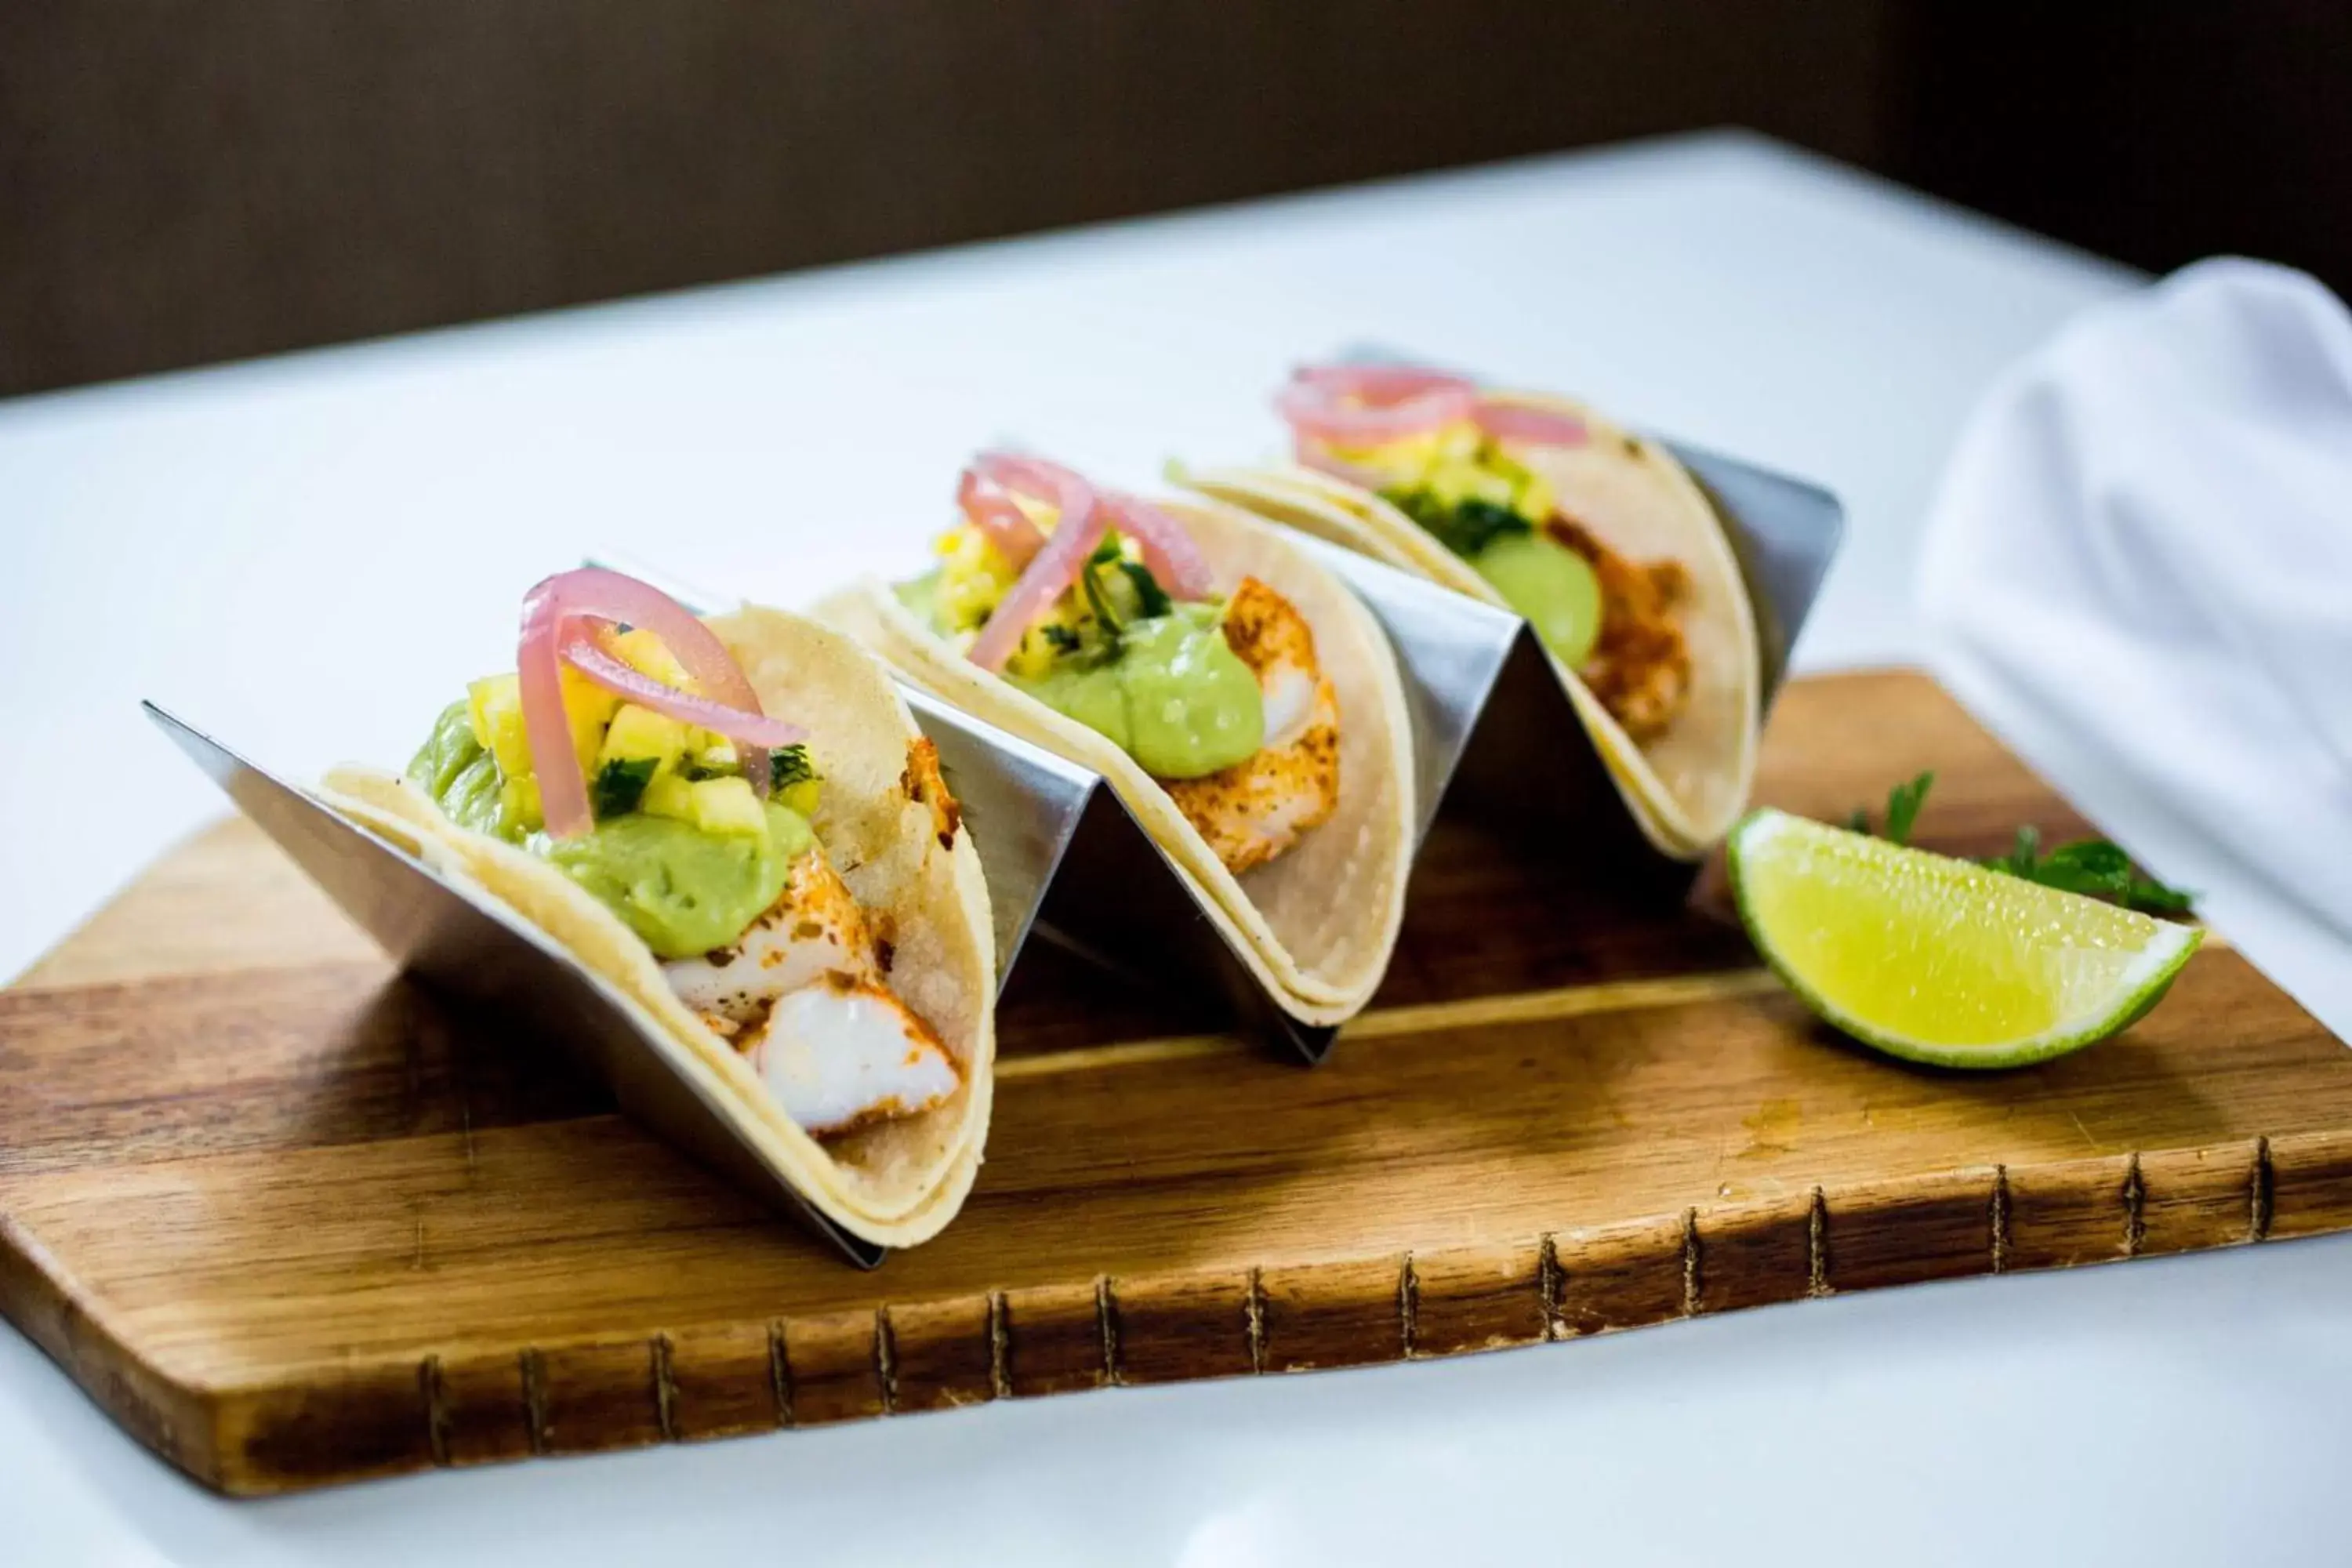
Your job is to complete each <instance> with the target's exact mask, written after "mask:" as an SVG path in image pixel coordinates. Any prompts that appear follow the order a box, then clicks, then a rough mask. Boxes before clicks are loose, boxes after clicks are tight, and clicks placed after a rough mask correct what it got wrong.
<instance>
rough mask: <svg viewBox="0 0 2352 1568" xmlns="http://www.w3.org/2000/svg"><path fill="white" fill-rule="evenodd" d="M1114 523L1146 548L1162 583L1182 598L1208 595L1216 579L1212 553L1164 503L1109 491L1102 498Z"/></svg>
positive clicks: (1146, 555)
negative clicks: (1212, 571)
mask: <svg viewBox="0 0 2352 1568" xmlns="http://www.w3.org/2000/svg"><path fill="white" fill-rule="evenodd" d="M1102 504H1103V508H1104V510H1107V511H1108V512H1109V513H1110V520H1111V522H1112V524H1113V526H1115V527H1117V528H1118V530H1119V531H1120V532H1122V533H1124V534H1126V535H1127V536H1128V537H1129V539H1132V540H1134V541H1135V542H1136V544H1137V545H1138V546H1139V547H1140V548H1141V550H1142V551H1143V563H1144V564H1145V565H1146V566H1149V567H1150V568H1151V574H1152V575H1153V576H1155V577H1157V578H1159V579H1160V586H1161V587H1162V588H1165V589H1167V590H1168V592H1169V594H1170V595H1171V596H1172V597H1175V598H1179V599H1205V598H1207V597H1208V596H1209V590H1210V587H1211V586H1212V579H1211V578H1210V575H1209V561H1208V557H1206V556H1204V555H1202V553H1201V550H1200V546H1198V545H1196V544H1194V543H1193V542H1192V535H1191V534H1189V533H1187V532H1185V531H1184V525H1183V524H1182V523H1181V522H1179V521H1176V520H1175V519H1174V518H1173V517H1171V516H1170V515H1169V514H1168V512H1167V511H1165V510H1162V509H1161V508H1160V507H1156V506H1153V505H1152V504H1151V503H1150V501H1148V500H1142V499H1140V498H1139V497H1136V496H1129V495H1110V494H1107V495H1105V496H1104V497H1103V498H1102Z"/></svg>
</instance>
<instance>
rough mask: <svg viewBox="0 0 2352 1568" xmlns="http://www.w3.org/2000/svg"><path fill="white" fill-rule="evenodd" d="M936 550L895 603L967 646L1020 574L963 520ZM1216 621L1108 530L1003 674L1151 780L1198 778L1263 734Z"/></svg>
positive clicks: (1250, 680) (1207, 605)
mask: <svg viewBox="0 0 2352 1568" xmlns="http://www.w3.org/2000/svg"><path fill="white" fill-rule="evenodd" d="M1024 510H1028V509H1027V508H1025V507H1024ZM1036 515H1039V516H1042V517H1045V518H1047V519H1050V518H1051V516H1052V512H1051V510H1050V509H1038V512H1037V514H1036ZM939 553H940V564H939V565H938V566H937V567H936V568H935V569H933V570H932V571H930V572H929V573H927V574H924V575H923V576H920V577H918V578H916V579H914V580H913V581H912V582H908V583H903V584H899V585H898V598H899V602H900V603H902V604H904V605H906V606H907V608H908V610H909V611H910V612H911V613H912V614H913V615H915V616H917V618H919V619H920V620H923V621H925V622H927V623H928V624H929V626H930V627H931V629H932V630H933V631H935V632H937V633H939V634H940V636H941V637H946V638H948V639H949V640H950V641H951V642H954V643H956V644H957V645H958V646H960V647H970V646H971V641H972V639H973V637H976V636H977V635H978V633H979V631H980V628H981V627H982V626H985V625H986V624H987V623H988V617H989V615H990V612H992V610H994V609H995V607H996V605H997V604H998V603H999V602H1000V601H1001V600H1003V597H1004V595H1006V594H1007V593H1008V592H1009V591H1010V590H1011V589H1012V587H1013V584H1014V583H1015V582H1016V581H1018V580H1019V577H1020V574H1019V573H1018V572H1016V571H1014V570H1013V563H1011V562H1009V561H1007V560H1006V559H1005V558H1004V556H1003V552H1000V551H999V550H998V549H997V548H996V546H995V545H994V544H993V543H992V542H990V540H989V538H988V536H987V535H986V534H984V533H982V531H980V530H979V529H977V528H975V527H972V526H971V525H970V524H968V523H967V524H963V525H961V526H958V527H956V528H953V529H950V530H949V531H948V532H946V533H945V534H942V535H941V536H940V541H939ZM1223 616H1224V606H1223V605H1222V604H1220V603H1217V602H1215V601H1206V600H1204V601H1200V602H1186V601H1181V600H1174V599H1171V598H1170V597H1169V595H1168V594H1167V591H1166V590H1165V589H1163V588H1161V587H1160V584H1159V581H1158V580H1157V579H1156V578H1154V577H1153V576H1152V574H1151V571H1150V568H1149V567H1148V566H1146V565H1145V564H1144V563H1143V561H1142V559H1141V557H1140V553H1139V552H1138V551H1137V550H1136V548H1135V546H1134V545H1133V543H1132V542H1129V541H1126V540H1123V539H1122V538H1121V537H1120V536H1119V534H1118V532H1117V531H1112V532H1110V533H1108V534H1107V535H1105V537H1104V539H1103V542H1102V543H1101V544H1099V545H1098V546H1097V547H1096V549H1095V552H1094V553H1093V555H1091V556H1090V557H1089V558H1088V559H1087V563H1086V564H1085V565H1084V566H1083V567H1081V568H1080V569H1079V572H1078V580H1077V582H1076V584H1073V585H1072V586H1071V587H1070V589H1069V590H1068V591H1067V592H1066V593H1065V594H1064V595H1062V596H1061V597H1060V599H1058V600H1057V601H1056V602H1055V605H1054V607H1053V609H1052V610H1051V611H1050V612H1049V613H1047V614H1046V615H1045V616H1042V617H1041V618H1040V619H1039V620H1038V621H1037V622H1036V624H1035V625H1034V626H1030V627H1029V629H1028V630H1027V631H1026V632H1025V633H1024V634H1023V636H1022V638H1021V642H1020V646H1018V647H1015V648H1014V649H1013V653H1012V656H1011V657H1010V658H1007V659H1006V660H1005V665H1004V671H1003V674H1004V679H1006V680H1007V681H1009V682H1011V683H1012V684H1013V685H1014V686H1016V687H1018V688H1020V689H1022V690H1023V691H1025V692H1027V693H1028V694H1029V695H1030V696H1032V697H1034V698H1035V699H1036V700H1038V701H1040V702H1043V703H1044V704H1045V706H1047V707H1048V708H1051V709H1053V710H1055V711H1056V712H1058V713H1061V714H1063V715H1065V716H1066V717H1068V718H1070V719H1074V720H1076V721H1077V722H1079V723H1081V724H1084V725H1085V726H1086V727H1087V729H1089V730H1092V731H1095V732H1096V733H1097V734H1099V735H1102V736H1105V737H1106V738H1108V740H1109V741H1110V742H1111V743H1112V744H1114V745H1116V746H1118V749H1119V750H1121V751H1123V752H1126V753H1127V754H1128V755H1129V756H1131V757H1133V758H1134V759H1135V760H1136V762H1137V763H1139V764H1140V765H1141V766H1142V768H1143V771H1144V772H1146V773H1150V774H1151V775H1152V776H1153V777H1155V778H1162V779H1194V778H1204V777H1206V776H1207V775H1209V774H1211V773H1220V772H1223V770H1224V769H1226V768H1230V767H1232V766H1234V764H1236V763H1243V762H1246V761H1248V760H1249V759H1250V758H1251V757H1254V756H1255V755H1256V754H1257V752H1258V748H1259V747H1260V746H1261V745H1263V744H1264V743H1265V703H1264V699H1263V698H1262V696H1261V695H1260V693H1259V689H1258V682H1257V677H1256V676H1255V674H1254V673H1252V671H1251V669H1250V668H1249V666H1248V665H1246V664H1244V663H1243V662H1242V660H1241V658H1240V657H1239V656H1237V655H1236V654H1235V653H1234V650H1233V649H1232V648H1231V647H1228V646H1227V644H1226V641H1225V636H1224V630H1223Z"/></svg>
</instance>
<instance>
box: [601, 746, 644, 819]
mask: <svg viewBox="0 0 2352 1568" xmlns="http://www.w3.org/2000/svg"><path fill="white" fill-rule="evenodd" d="M659 765H660V764H659V763H657V762H656V760H655V759H654V758H652V757H615V758H614V759H613V760H612V761H611V762H608V763H605V764H604V766H603V767H601V768H598V769H597V770H596V777H595V780H594V782H593V783H592V784H590V785H589V788H588V807H589V810H590V811H591V812H593V814H594V815H595V816H597V817H599V818H600V819H601V818H604V817H607V816H623V815H625V814H626V813H628V812H632V811H635V810H636V809H637V802H638V801H640V800H642V799H644V798H645V793H646V785H647V784H651V783H652V782H653V776H654V770H655V768H656V767H658V766H659Z"/></svg>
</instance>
